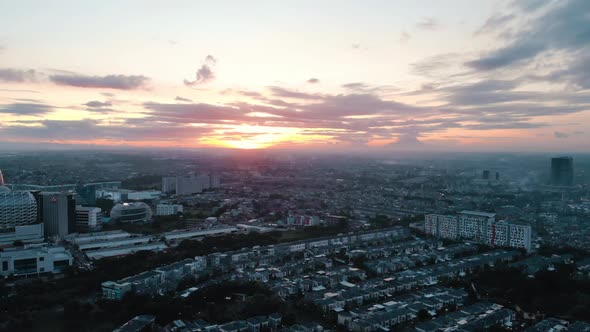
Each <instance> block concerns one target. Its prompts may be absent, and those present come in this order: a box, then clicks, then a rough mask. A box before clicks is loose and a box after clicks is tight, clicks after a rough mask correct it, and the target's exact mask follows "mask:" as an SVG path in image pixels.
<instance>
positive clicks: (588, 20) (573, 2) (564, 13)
mask: <svg viewBox="0 0 590 332" xmlns="http://www.w3.org/2000/svg"><path fill="white" fill-rule="evenodd" d="M541 4H543V5H544V6H547V8H548V9H547V10H546V11H544V13H543V14H542V15H539V16H538V17H535V18H533V19H531V20H530V21H527V25H526V26H522V27H520V29H519V32H517V33H515V34H511V35H512V36H513V37H512V40H510V41H509V42H508V43H506V44H505V45H504V46H501V47H499V48H497V49H495V50H492V51H489V52H487V53H486V54H484V55H482V56H481V57H479V58H478V59H475V60H471V61H468V62H466V65H467V66H469V67H471V68H473V69H476V70H480V71H489V70H495V69H500V68H509V67H513V66H516V65H519V64H523V63H525V62H528V61H531V60H534V59H535V58H537V57H538V56H540V55H542V54H547V53H551V52H553V53H555V52H566V53H568V52H569V53H571V52H580V51H582V50H583V52H584V53H587V52H588V51H589V46H588V45H589V44H590V1H587V0H564V1H558V2H555V4H554V5H551V6H549V5H545V4H544V3H543V2H541V1H527V2H526V6H528V7H527V8H531V7H534V8H538V6H540V5H541ZM520 7H521V8H522V5H521V6H520Z"/></svg>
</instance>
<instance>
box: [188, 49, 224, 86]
mask: <svg viewBox="0 0 590 332" xmlns="http://www.w3.org/2000/svg"><path fill="white" fill-rule="evenodd" d="M216 63H217V59H215V58H214V57H213V56H212V55H207V57H205V62H204V63H203V64H202V65H201V68H199V70H197V73H196V74H195V76H196V77H195V79H194V80H193V81H190V80H184V84H185V85H186V86H193V85H199V84H203V83H207V82H209V81H211V80H213V79H214V78H215V73H214V72H213V69H212V67H213V66H215V64H216Z"/></svg>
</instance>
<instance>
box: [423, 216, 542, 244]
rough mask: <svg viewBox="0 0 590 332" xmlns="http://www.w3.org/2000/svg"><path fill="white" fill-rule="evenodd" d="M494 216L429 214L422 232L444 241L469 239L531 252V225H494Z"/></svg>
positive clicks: (500, 223)
mask: <svg viewBox="0 0 590 332" xmlns="http://www.w3.org/2000/svg"><path fill="white" fill-rule="evenodd" d="M495 219H496V218H495V214H493V213H485V212H475V211H461V212H460V213H459V216H452V215H439V214H429V215H426V217H425V220H424V231H425V232H426V234H430V235H433V236H436V237H440V238H445V239H458V238H464V239H470V240H475V241H479V242H481V243H485V244H488V245H491V246H497V247H512V248H523V249H526V250H527V251H529V250H530V249H531V238H532V236H531V234H532V231H531V226H528V225H521V224H512V223H509V222H506V221H499V222H496V220H495Z"/></svg>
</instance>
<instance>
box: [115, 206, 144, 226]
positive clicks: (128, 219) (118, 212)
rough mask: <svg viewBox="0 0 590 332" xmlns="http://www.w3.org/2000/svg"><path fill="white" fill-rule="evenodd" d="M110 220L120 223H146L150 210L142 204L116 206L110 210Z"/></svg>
mask: <svg viewBox="0 0 590 332" xmlns="http://www.w3.org/2000/svg"><path fill="white" fill-rule="evenodd" d="M111 219H112V220H114V221H116V222H121V223H133V222H148V221H150V220H152V209H151V208H150V207H149V206H148V205H147V204H145V203H143V202H132V203H122V204H117V205H115V206H114V207H113V209H112V210H111Z"/></svg>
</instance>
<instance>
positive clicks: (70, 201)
mask: <svg viewBox="0 0 590 332" xmlns="http://www.w3.org/2000/svg"><path fill="white" fill-rule="evenodd" d="M41 196H42V212H41V218H42V219H43V224H44V225H45V236H47V237H51V236H65V235H67V234H69V233H71V232H73V231H74V230H75V227H76V200H75V199H74V194H72V193H63V192H62V193H46V192H44V193H41Z"/></svg>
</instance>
